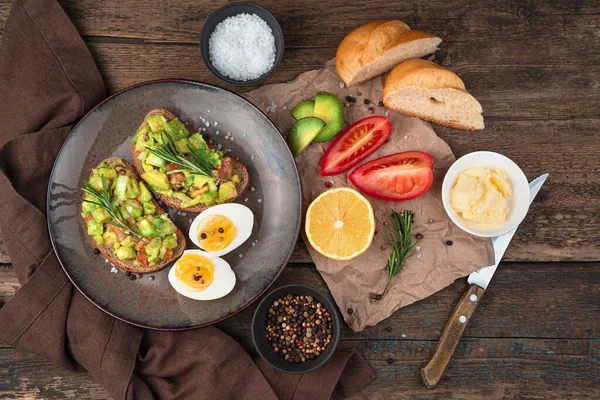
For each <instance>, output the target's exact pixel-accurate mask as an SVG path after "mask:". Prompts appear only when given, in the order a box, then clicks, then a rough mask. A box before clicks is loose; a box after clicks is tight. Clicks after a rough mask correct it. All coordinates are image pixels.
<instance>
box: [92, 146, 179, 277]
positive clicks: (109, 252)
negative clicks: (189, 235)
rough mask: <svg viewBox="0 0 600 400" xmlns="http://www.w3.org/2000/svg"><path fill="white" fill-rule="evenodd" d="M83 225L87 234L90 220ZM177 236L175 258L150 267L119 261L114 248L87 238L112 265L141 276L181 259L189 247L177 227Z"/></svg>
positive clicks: (155, 203)
mask: <svg viewBox="0 0 600 400" xmlns="http://www.w3.org/2000/svg"><path fill="white" fill-rule="evenodd" d="M116 160H118V158H116V157H111V158H107V159H105V160H103V161H101V162H100V164H102V163H106V164H110V163H112V162H113V161H116ZM122 161H123V164H124V166H125V168H126V169H128V170H130V171H132V172H133V173H134V174H135V176H136V177H137V178H138V179H139V181H142V178H140V177H139V175H138V173H137V172H136V170H135V168H133V165H131V164H130V163H129V162H128V161H127V160H122ZM100 164H98V165H100ZM92 174H93V172H90V175H89V176H88V180H89V179H90V178H91V177H92ZM84 196H85V195H84ZM82 199H83V197H82ZM152 203H153V204H154V206H155V207H156V212H157V213H158V214H164V213H165V212H166V211H165V210H164V209H163V208H162V207H161V206H160V205H159V204H158V203H157V202H156V200H154V199H152ZM83 224H84V227H85V230H86V232H87V225H88V220H87V219H85V218H84V219H83ZM175 234H176V235H177V247H176V248H174V249H173V256H171V257H170V258H169V259H165V260H162V261H160V262H158V263H156V264H155V265H152V266H148V267H144V266H138V265H135V264H133V263H132V262H128V261H123V260H119V258H118V257H117V255H116V254H115V252H114V251H113V249H112V247H110V246H106V245H102V246H99V245H98V244H97V243H96V241H95V240H94V239H93V238H91V237H89V235H87V234H86V236H88V237H89V238H90V241H91V242H92V245H93V246H94V247H95V248H97V249H98V250H100V253H102V255H104V257H106V259H107V260H108V261H110V262H111V263H113V264H114V265H115V266H117V267H119V268H121V269H122V270H124V271H129V272H135V273H141V274H148V273H150V272H156V271H158V270H160V269H163V268H164V267H166V266H167V265H168V264H170V263H171V262H173V261H175V260H176V259H178V258H179V257H181V255H182V254H183V251H184V250H185V248H186V246H187V243H186V240H185V235H184V234H183V232H181V230H180V229H179V228H177V227H176V231H175Z"/></svg>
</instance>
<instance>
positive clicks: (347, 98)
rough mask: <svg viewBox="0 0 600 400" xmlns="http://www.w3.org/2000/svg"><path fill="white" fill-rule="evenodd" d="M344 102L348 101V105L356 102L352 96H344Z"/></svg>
mask: <svg viewBox="0 0 600 400" xmlns="http://www.w3.org/2000/svg"><path fill="white" fill-rule="evenodd" d="M346 100H348V101H349V102H350V103H354V102H356V99H355V98H354V97H352V96H346Z"/></svg>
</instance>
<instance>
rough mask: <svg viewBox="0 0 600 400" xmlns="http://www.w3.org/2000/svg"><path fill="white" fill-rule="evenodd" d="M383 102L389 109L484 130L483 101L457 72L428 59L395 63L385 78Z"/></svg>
mask: <svg viewBox="0 0 600 400" xmlns="http://www.w3.org/2000/svg"><path fill="white" fill-rule="evenodd" d="M383 103H384V104H385V106H386V107H387V108H389V109H390V110H394V111H398V112H401V113H403V114H407V115H412V116H415V117H419V118H422V119H424V120H427V121H431V122H435V123H436V124H439V125H445V126H450V127H452V128H457V129H466V130H477V129H483V128H484V123H483V115H482V112H483V110H482V108H481V104H479V102H478V101H477V99H476V98H475V97H473V96H471V95H470V94H469V92H467V91H466V90H465V84H464V83H463V81H462V80H461V79H460V78H459V77H458V75H456V74H455V73H454V72H452V71H450V70H449V69H447V68H444V67H441V66H439V65H437V64H436V63H434V62H431V61H427V60H419V59H412V60H407V61H404V62H403V63H402V64H400V65H398V66H396V67H395V68H394V69H393V70H392V72H390V74H389V75H388V77H387V79H386V80H385V87H384V88H383Z"/></svg>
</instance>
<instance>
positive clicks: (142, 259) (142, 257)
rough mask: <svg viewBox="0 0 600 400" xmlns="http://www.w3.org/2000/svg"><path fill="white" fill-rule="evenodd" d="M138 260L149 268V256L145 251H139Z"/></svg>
mask: <svg viewBox="0 0 600 400" xmlns="http://www.w3.org/2000/svg"><path fill="white" fill-rule="evenodd" d="M137 260H138V261H139V262H140V263H141V264H142V265H143V266H144V267H147V266H148V255H147V254H146V252H145V251H138V252H137Z"/></svg>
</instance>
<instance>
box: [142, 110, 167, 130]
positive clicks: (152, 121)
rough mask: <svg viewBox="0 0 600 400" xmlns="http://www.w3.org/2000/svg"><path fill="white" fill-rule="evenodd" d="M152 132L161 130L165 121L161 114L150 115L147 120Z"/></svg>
mask: <svg viewBox="0 0 600 400" xmlns="http://www.w3.org/2000/svg"><path fill="white" fill-rule="evenodd" d="M147 121H148V125H150V129H151V130H152V132H159V131H161V130H162V129H163V127H164V125H165V122H167V119H166V118H165V117H164V116H163V115H162V114H152V115H150V116H149V117H148V119H147Z"/></svg>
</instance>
